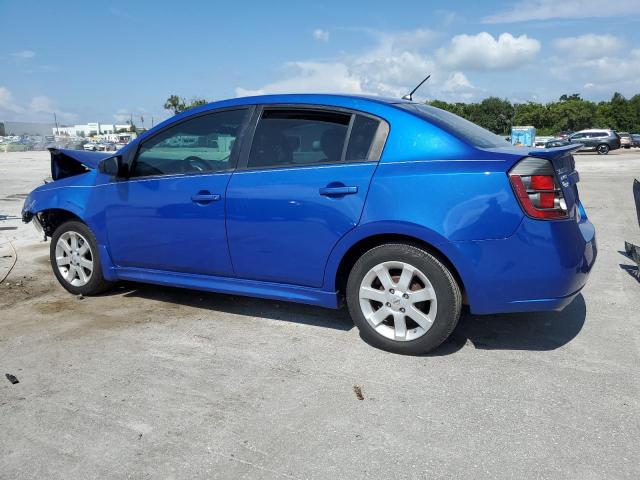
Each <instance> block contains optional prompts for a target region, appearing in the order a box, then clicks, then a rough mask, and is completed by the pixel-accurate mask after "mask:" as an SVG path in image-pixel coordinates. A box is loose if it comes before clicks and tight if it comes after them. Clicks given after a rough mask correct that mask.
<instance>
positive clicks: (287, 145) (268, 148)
mask: <svg viewBox="0 0 640 480" xmlns="http://www.w3.org/2000/svg"><path fill="white" fill-rule="evenodd" d="M350 120H351V115H350V114H347V113H340V112H330V111H323V110H298V109H293V110H286V109H265V110H264V112H263V113H262V117H261V118H260V121H259V122H258V126H257V127H256V132H255V134H254V136H253V144H252V145H251V152H250V154H249V160H248V164H247V166H248V167H249V168H268V167H286V166H292V165H293V166H299V165H313V164H323V163H338V162H340V161H342V155H343V151H344V143H345V140H346V138H347V131H348V129H349V122H350Z"/></svg>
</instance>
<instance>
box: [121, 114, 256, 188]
mask: <svg viewBox="0 0 640 480" xmlns="http://www.w3.org/2000/svg"><path fill="white" fill-rule="evenodd" d="M246 114H247V110H246V109H240V110H227V111H223V112H216V113H211V114H209V115H203V116H200V117H197V118H193V119H191V120H187V121H184V122H181V123H179V124H177V125H175V126H173V127H170V128H168V129H166V130H164V131H162V132H161V133H159V134H157V135H155V136H153V137H152V138H150V139H149V140H147V141H145V142H144V143H143V144H142V145H141V146H140V150H139V151H138V155H137V157H136V160H135V162H134V166H133V172H132V175H131V176H132V177H146V176H150V175H179V174H197V173H211V172H218V171H223V170H228V169H230V168H233V167H234V166H235V165H233V164H232V163H231V157H232V153H233V147H234V145H235V143H236V142H235V141H236V137H237V136H238V133H239V131H240V128H241V126H242V124H243V122H244V119H245V116H246Z"/></svg>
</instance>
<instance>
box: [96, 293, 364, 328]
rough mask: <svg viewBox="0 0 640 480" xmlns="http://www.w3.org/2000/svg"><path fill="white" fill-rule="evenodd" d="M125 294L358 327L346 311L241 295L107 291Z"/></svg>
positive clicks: (231, 311) (272, 317) (319, 324)
mask: <svg viewBox="0 0 640 480" xmlns="http://www.w3.org/2000/svg"><path fill="white" fill-rule="evenodd" d="M122 293H124V296H125V297H139V298H146V299H151V300H156V301H161V302H168V303H175V304H179V305H185V306H189V307H194V308H202V309H206V310H211V311H213V312H224V313H229V314H233V315H244V316H248V317H259V318H266V319H270V320H281V321H285V322H295V323H300V324H304V325H313V326H316V327H323V328H333V329H336V330H343V331H348V330H351V329H352V328H354V325H353V322H352V321H351V318H350V317H349V314H348V312H347V311H346V310H345V309H341V310H330V309H326V308H321V307H316V306H311V305H303V304H300V303H290V302H281V301H276V300H266V299H261V298H252V297H243V296H240V295H225V294H219V293H210V292H202V291H197V290H186V289H181V288H173V287H163V286H155V285H147V284H138V283H133V282H126V283H122V284H118V286H117V287H116V288H115V289H114V290H112V291H111V292H107V293H106V295H109V294H122Z"/></svg>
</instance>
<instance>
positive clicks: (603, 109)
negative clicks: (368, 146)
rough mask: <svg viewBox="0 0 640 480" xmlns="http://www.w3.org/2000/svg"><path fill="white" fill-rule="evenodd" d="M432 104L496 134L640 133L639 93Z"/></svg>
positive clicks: (172, 103)
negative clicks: (514, 129) (531, 130)
mask: <svg viewBox="0 0 640 480" xmlns="http://www.w3.org/2000/svg"><path fill="white" fill-rule="evenodd" d="M206 103H207V100H205V99H202V98H192V99H191V100H187V99H185V98H184V97H180V96H178V95H171V96H170V97H169V98H168V99H167V101H166V102H165V104H164V108H165V109H166V110H170V111H171V112H173V113H174V114H178V113H181V112H184V111H185V110H189V109H191V108H194V107H198V106H200V105H204V104H206ZM427 103H428V104H429V105H433V106H434V107H438V108H442V109H443V110H447V111H449V112H452V113H455V114H456V115H460V116H461V117H463V118H466V119H467V120H471V121H472V122H474V123H477V124H478V125H481V126H483V127H484V128H486V129H488V130H491V131H492V132H494V133H497V134H499V135H509V134H510V133H511V126H512V125H522V126H524V125H532V126H534V127H536V133H537V134H538V135H555V134H557V133H560V132H566V131H574V132H575V131H578V130H583V129H585V128H611V129H613V130H617V131H619V132H632V133H640V94H639V95H634V96H633V97H631V98H630V99H627V98H625V97H624V95H622V94H620V93H618V92H616V93H614V94H613V97H611V100H609V101H602V102H598V103H596V102H592V101H590V100H585V99H583V98H581V97H580V94H577V93H574V94H571V95H566V94H565V95H562V96H561V97H560V98H559V99H558V101H556V102H550V103H537V102H527V103H511V102H510V101H509V100H506V99H502V98H498V97H489V98H485V99H484V100H482V101H481V102H479V103H462V102H457V103H448V102H444V101H442V100H432V101H429V102H427Z"/></svg>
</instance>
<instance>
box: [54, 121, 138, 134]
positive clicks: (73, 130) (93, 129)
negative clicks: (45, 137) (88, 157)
mask: <svg viewBox="0 0 640 480" xmlns="http://www.w3.org/2000/svg"><path fill="white" fill-rule="evenodd" d="M129 127H130V126H129V125H128V124H124V125H118V124H113V123H98V122H94V123H87V124H85V125H72V126H65V127H57V128H56V127H53V129H52V130H53V134H54V135H68V136H70V137H93V136H96V135H114V134H115V133H116V132H117V131H118V130H126V131H127V132H128V131H129Z"/></svg>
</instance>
